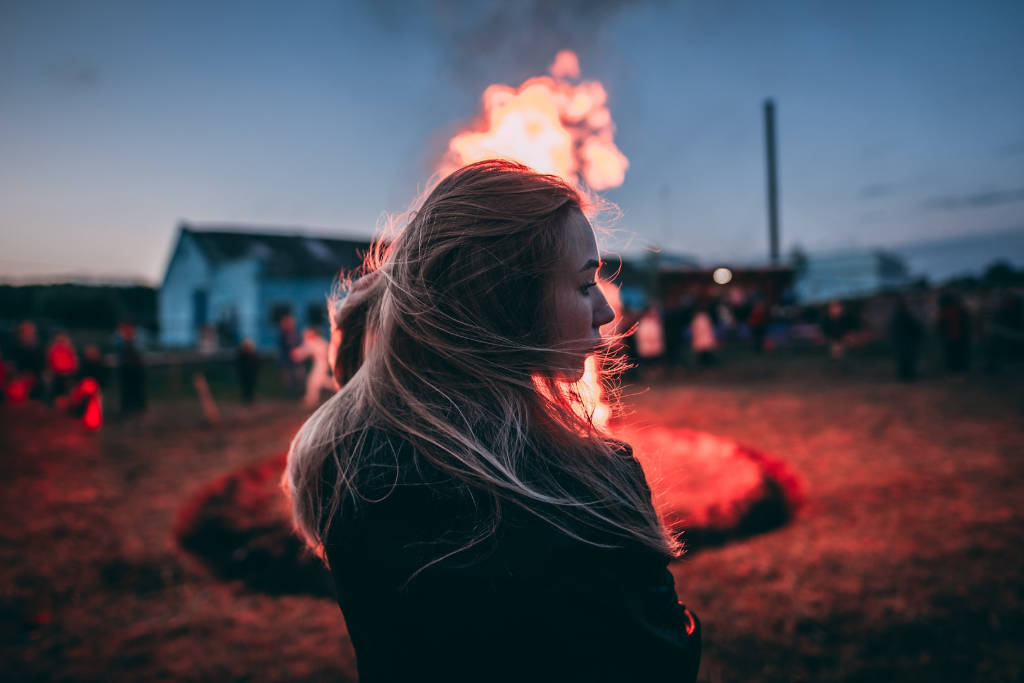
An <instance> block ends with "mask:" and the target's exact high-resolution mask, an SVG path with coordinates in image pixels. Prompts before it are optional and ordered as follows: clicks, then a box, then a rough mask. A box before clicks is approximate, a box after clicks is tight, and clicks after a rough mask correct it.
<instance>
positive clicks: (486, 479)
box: [283, 160, 700, 683]
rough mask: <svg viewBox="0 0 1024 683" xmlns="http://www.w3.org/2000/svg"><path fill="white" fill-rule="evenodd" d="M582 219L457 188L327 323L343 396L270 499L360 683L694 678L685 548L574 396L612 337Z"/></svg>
mask: <svg viewBox="0 0 1024 683" xmlns="http://www.w3.org/2000/svg"><path fill="white" fill-rule="evenodd" d="M583 208H584V204H583V199H582V197H581V196H580V195H579V193H577V192H576V190H574V189H573V188H572V187H571V186H569V185H568V184H566V183H565V182H564V181H562V180H561V179H559V178H556V177H554V176H547V175H541V174H538V173H536V172H534V171H532V170H530V169H529V168H527V167H525V166H522V165H520V164H515V163H512V162H508V161H495V160H490V161H484V162H479V163H476V164H472V165H469V166H466V167H464V168H462V169H460V170H458V171H455V172H454V173H452V174H451V175H450V176H448V177H447V178H445V179H444V180H443V181H441V182H440V184H438V186H437V187H436V188H435V189H434V190H433V192H432V193H431V194H430V195H429V196H428V197H427V199H426V200H425V202H424V203H423V205H422V206H421V207H420V209H419V210H418V211H417V212H416V213H415V214H414V217H413V218H412V219H411V221H410V222H409V223H408V224H407V225H406V226H405V227H404V229H403V230H402V231H401V233H400V234H399V235H398V236H397V237H396V238H395V239H394V241H392V242H391V243H390V244H389V245H388V246H387V247H386V248H384V247H378V248H377V249H376V250H374V252H373V253H372V254H371V256H370V259H369V261H368V263H367V264H366V270H367V271H372V273H371V274H369V275H366V276H364V277H363V278H362V279H359V280H357V281H356V282H354V283H353V284H352V285H351V287H350V293H349V296H348V297H347V298H346V299H345V300H344V301H343V302H342V303H341V304H340V306H337V307H336V308H334V310H333V311H332V313H333V315H332V326H333V332H334V333H333V334H332V349H333V350H332V353H331V354H330V357H331V359H332V361H333V372H334V376H335V379H336V381H337V382H338V384H339V385H340V387H341V389H340V390H339V391H338V392H337V393H336V394H335V395H334V396H333V397H332V398H331V399H329V400H328V401H327V402H326V403H324V404H323V405H322V406H321V407H320V408H318V409H317V410H316V412H314V413H313V415H312V416H311V417H310V418H309V419H308V420H307V421H306V423H305V424H304V425H303V427H302V428H301V429H300V430H299V432H298V434H297V435H296V436H295V438H294V439H293V442H292V447H291V450H290V452H289V454H288V465H287V470H286V472H285V477H284V480H283V485H284V487H285V490H286V492H287V493H288V495H289V496H290V498H291V502H292V511H293V517H294V521H295V524H296V527H297V529H298V530H299V531H300V533H301V534H302V535H303V536H304V538H305V539H306V541H307V543H308V544H309V546H310V547H311V548H313V549H315V550H316V551H317V552H319V554H320V555H321V557H323V558H324V560H325V561H326V562H327V565H328V567H329V569H330V571H331V574H332V576H333V578H334V583H335V586H336V588H337V594H338V604H339V606H340V607H341V610H342V612H343V613H344V616H345V621H346V624H347V625H348V630H349V634H350V636H351V639H352V643H353V645H354V647H355V652H356V658H357V667H358V671H359V679H360V681H362V683H379V682H381V681H410V680H430V681H434V680H437V681H448V682H459V681H552V682H553V681H558V682H560V683H565V682H567V681H588V682H589V683H593V682H596V681H694V680H696V676H697V669H698V666H699V662H700V626H699V622H698V621H697V619H696V618H695V616H694V615H693V613H692V612H691V611H690V610H688V609H687V608H686V607H685V606H684V605H682V604H680V602H679V601H678V599H677V597H676V592H675V588H674V580H673V577H672V574H671V573H670V572H669V570H668V569H667V565H668V563H669V562H670V561H671V560H673V559H674V558H676V557H678V555H679V554H680V545H679V543H678V542H677V540H676V538H675V537H674V536H673V535H672V534H670V533H669V532H668V531H667V530H666V528H665V527H664V526H663V525H662V523H661V522H660V520H659V518H658V516H657V514H656V513H655V510H654V507H653V505H652V502H651V492H650V489H649V488H648V485H647V482H646V479H645V476H644V472H643V469H642V468H641V467H640V465H639V463H638V462H637V460H636V459H635V458H634V457H633V455H632V451H631V449H630V448H629V446H628V445H626V444H623V443H620V442H617V441H615V440H614V439H612V438H610V437H609V435H608V434H606V433H605V432H603V431H602V429H601V428H600V427H599V426H598V425H596V424H594V421H593V419H592V410H593V407H592V406H588V405H586V403H585V402H584V400H583V396H582V395H581V391H580V388H581V387H580V384H579V382H580V380H581V378H582V377H583V376H584V363H585V361H586V359H587V358H588V357H589V356H591V355H595V354H596V355H599V356H605V355H606V351H607V349H608V348H609V346H610V344H611V340H608V339H604V338H602V336H601V332H600V329H601V328H602V327H603V326H605V325H608V324H609V323H611V322H613V320H614V317H615V314H614V312H613V310H612V309H611V308H610V306H609V305H608V302H607V301H606V300H605V298H604V296H603V294H602V293H601V290H600V288H599V287H598V286H597V275H598V270H599V268H600V265H601V257H600V254H599V253H598V249H597V244H596V241H595V238H594V232H593V229H592V228H591V226H590V224H589V222H588V221H587V219H586V217H585V215H584V213H583ZM605 367H609V366H608V364H607V363H605Z"/></svg>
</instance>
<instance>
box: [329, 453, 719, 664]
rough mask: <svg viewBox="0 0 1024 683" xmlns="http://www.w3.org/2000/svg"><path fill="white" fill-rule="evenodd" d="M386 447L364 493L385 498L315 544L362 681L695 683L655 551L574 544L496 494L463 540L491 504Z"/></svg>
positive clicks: (690, 654)
mask: <svg viewBox="0 0 1024 683" xmlns="http://www.w3.org/2000/svg"><path fill="white" fill-rule="evenodd" d="M391 444H392V445H393V446H394V449H395V451H396V453H397V457H396V459H395V461H396V462H397V463H399V466H398V468H397V469H396V468H394V467H391V468H387V467H385V468H383V470H382V472H381V475H382V476H380V477H378V478H377V481H378V482H387V484H386V485H382V486H380V487H379V488H377V490H376V491H368V490H367V489H365V488H364V489H363V491H362V492H363V495H367V493H369V495H368V497H370V498H382V500H378V501H376V502H372V503H365V502H364V503H362V504H361V505H360V506H359V507H358V508H356V511H355V512H353V511H352V509H351V508H350V507H349V506H343V509H342V514H341V515H340V517H339V518H338V519H337V520H336V521H335V524H334V525H333V527H332V528H331V531H330V534H329V541H328V543H327V544H326V548H325V550H326V555H327V558H328V561H329V563H330V568H331V573H332V575H333V577H334V582H335V586H336V588H337V591H338V604H339V606H340V607H341V609H342V612H343V613H344V616H345V621H346V623H347V625H348V630H349V634H350V636H351V638H352V644H353V646H354V648H355V652H356V658H357V665H358V669H359V679H360V681H361V683H380V682H382V681H387V682H391V681H451V682H455V681H481V682H485V681H529V682H531V683H533V682H539V681H552V682H554V681H558V682H559V683H565V682H571V681H587V682H588V683H595V682H597V681H659V682H660V681H694V680H696V677H697V667H698V665H699V662H700V624H699V622H698V621H697V619H696V617H694V616H693V615H692V613H690V612H689V611H688V610H687V609H686V608H685V607H684V606H682V605H681V604H680V603H679V602H678V601H677V599H676V594H675V589H674V585H673V578H672V574H671V573H670V572H669V571H668V569H667V560H666V559H665V558H664V557H662V556H661V555H659V554H658V553H655V552H653V551H651V550H649V549H646V548H644V547H640V546H639V545H635V546H632V547H618V548H599V547H595V546H592V545H589V544H585V543H582V542H580V541H577V540H575V539H573V538H572V537H570V536H568V535H567V534H565V533H563V532H560V531H559V530H557V529H555V528H554V527H552V526H551V525H550V524H548V523H547V522H544V521H543V520H541V519H539V518H537V517H536V516H534V515H533V514H531V513H528V512H526V511H523V510H521V509H520V508H518V507H517V506H513V505H507V504H506V505H503V506H502V510H501V521H500V523H499V524H498V528H497V531H496V532H495V533H494V534H493V535H490V536H489V537H488V538H487V539H486V540H485V541H482V542H480V543H478V544H476V545H474V546H473V547H472V548H469V549H467V550H460V548H462V547H463V545H464V544H465V542H466V539H467V538H469V537H472V536H474V535H479V534H480V532H482V531H485V530H486V529H485V526H484V521H485V520H486V519H487V518H488V516H489V514H488V507H487V505H488V503H486V502H485V501H483V500H482V499H481V498H480V497H479V496H472V495H470V494H467V493H466V492H465V491H464V490H460V489H459V488H458V487H456V486H453V485H452V482H451V480H450V479H449V478H447V477H446V475H444V474H443V473H440V472H438V471H437V470H436V469H432V468H430V467H429V466H426V465H423V464H422V463H419V465H418V466H411V463H413V462H416V458H415V454H414V453H413V452H412V448H411V446H409V445H408V444H407V443H405V442H401V441H395V440H394V439H391ZM396 444H397V445H396ZM627 455H628V457H629V458H630V460H631V461H632V462H634V463H635V460H633V459H632V454H631V453H627ZM637 467H638V468H639V465H637ZM396 473H397V484H395V485H393V486H392V484H394V483H395V481H396ZM326 475H327V472H325V478H327V479H330V477H326ZM371 488H372V487H371ZM452 553H454V554H452ZM445 555H448V556H447V557H445ZM438 558H443V559H440V561H437V562H434V563H433V564H429V563H431V561H433V560H437V559H438ZM428 564H429V566H426V568H424V566H425V565H428ZM418 570H420V571H418Z"/></svg>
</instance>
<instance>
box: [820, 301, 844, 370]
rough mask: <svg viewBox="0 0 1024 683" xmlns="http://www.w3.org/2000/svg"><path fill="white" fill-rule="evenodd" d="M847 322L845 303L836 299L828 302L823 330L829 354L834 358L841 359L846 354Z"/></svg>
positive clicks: (822, 325)
mask: <svg viewBox="0 0 1024 683" xmlns="http://www.w3.org/2000/svg"><path fill="white" fill-rule="evenodd" d="M847 323H848V317H847V316H846V311H845V309H844V308H843V303H842V302H841V301H838V300H835V299H833V300H832V301H830V302H828V308H827V309H826V311H825V320H824V321H822V324H821V331H822V332H823V333H824V334H825V341H826V342H827V343H828V354H829V357H830V358H832V360H835V361H841V360H843V358H844V356H845V355H846V333H847V331H848V330H847Z"/></svg>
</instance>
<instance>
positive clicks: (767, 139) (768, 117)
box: [764, 98, 779, 266]
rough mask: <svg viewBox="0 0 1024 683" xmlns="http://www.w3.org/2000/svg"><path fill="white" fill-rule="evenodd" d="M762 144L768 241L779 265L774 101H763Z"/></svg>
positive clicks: (774, 262)
mask: <svg viewBox="0 0 1024 683" xmlns="http://www.w3.org/2000/svg"><path fill="white" fill-rule="evenodd" d="M764 146H765V161H766V162H767V164H768V242H769V245H770V248H771V257H772V265H773V266H777V265H779V197H778V194H779V184H778V181H777V180H776V177H775V103H774V102H772V100H771V99H770V98H769V99H767V100H765V101H764Z"/></svg>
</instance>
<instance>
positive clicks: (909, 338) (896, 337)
mask: <svg viewBox="0 0 1024 683" xmlns="http://www.w3.org/2000/svg"><path fill="white" fill-rule="evenodd" d="M923 336H924V328H923V326H922V325H921V323H920V322H919V321H918V319H917V318H916V317H914V314H913V313H912V312H911V311H910V307H909V306H908V305H907V300H906V299H905V298H904V297H899V298H898V299H897V300H896V305H895V307H894V308H893V312H892V317H891V318H890V320H889V339H890V341H891V342H892V347H893V351H894V352H895V355H896V373H897V375H898V376H899V378H900V379H901V380H903V381H904V382H910V381H913V380H914V379H916V378H917V361H918V357H919V355H920V350H921V341H922V338H923Z"/></svg>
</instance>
